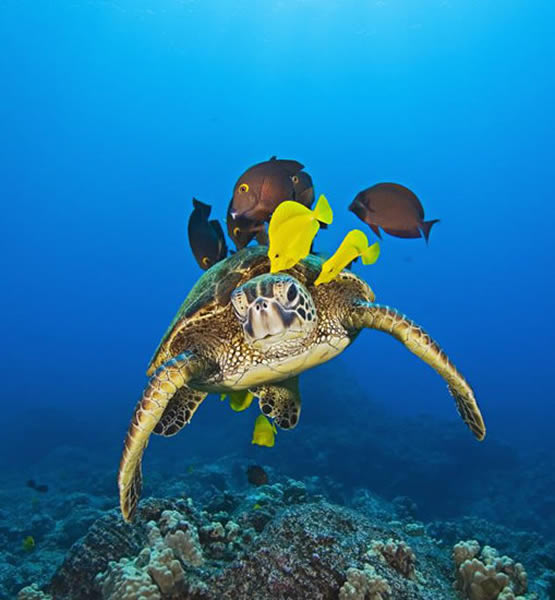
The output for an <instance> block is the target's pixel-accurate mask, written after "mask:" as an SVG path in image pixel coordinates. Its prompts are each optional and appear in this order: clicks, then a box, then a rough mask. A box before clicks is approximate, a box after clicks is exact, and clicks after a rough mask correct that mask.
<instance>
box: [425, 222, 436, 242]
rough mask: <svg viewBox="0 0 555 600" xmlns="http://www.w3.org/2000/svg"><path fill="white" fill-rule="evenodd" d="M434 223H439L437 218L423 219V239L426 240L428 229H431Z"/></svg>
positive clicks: (428, 233)
mask: <svg viewBox="0 0 555 600" xmlns="http://www.w3.org/2000/svg"><path fill="white" fill-rule="evenodd" d="M434 223H439V219H433V220H432V221H424V222H423V223H422V233H423V234H424V239H425V240H426V241H428V238H429V237H430V230H431V229H432V225H433V224H434Z"/></svg>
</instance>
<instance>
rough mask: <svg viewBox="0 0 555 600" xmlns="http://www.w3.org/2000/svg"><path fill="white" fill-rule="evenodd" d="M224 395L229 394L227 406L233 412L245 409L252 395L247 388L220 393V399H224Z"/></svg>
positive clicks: (252, 397)
mask: <svg viewBox="0 0 555 600" xmlns="http://www.w3.org/2000/svg"><path fill="white" fill-rule="evenodd" d="M226 396H229V406H231V408H232V409H233V410H234V411H235V412H241V411H242V410H246V409H247V408H248V407H249V406H250V405H251V403H252V401H253V399H254V396H253V394H252V393H251V392H249V390H237V391H233V392H229V394H222V395H221V396H220V398H221V400H225V399H226Z"/></svg>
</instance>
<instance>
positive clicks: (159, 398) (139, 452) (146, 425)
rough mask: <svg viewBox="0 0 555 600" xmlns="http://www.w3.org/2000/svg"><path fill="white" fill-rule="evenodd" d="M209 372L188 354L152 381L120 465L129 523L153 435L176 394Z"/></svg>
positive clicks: (121, 494) (122, 499)
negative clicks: (142, 468) (147, 448)
mask: <svg viewBox="0 0 555 600" xmlns="http://www.w3.org/2000/svg"><path fill="white" fill-rule="evenodd" d="M207 370H208V365H207V364H206V362H205V361H204V360H202V359H199V358H198V357H196V356H195V355H194V354H192V353H191V352H185V353H183V354H180V355H179V356H177V357H176V358H173V359H171V360H169V361H168V362H166V363H165V364H164V365H162V366H161V367H160V368H159V369H158V370H157V371H156V372H155V373H154V375H153V376H152V377H151V378H150V380H149V382H148V384H147V386H146V388H145V390H144V392H143V395H142V398H141V399H140V400H139V403H138V404H137V406H136V407H135V413H134V414H133V418H132V419H131V424H130V425H129V429H128V431H127V437H126V438H125V443H124V446H123V453H122V456H121V462H120V465H119V472H118V487H119V497H120V508H121V513H122V515H123V518H124V519H125V520H126V521H129V520H131V519H132V517H133V513H134V512H135V509H136V508H137V502H138V501H139V496H140V495H141V487H142V474H141V460H142V457H143V451H144V449H145V448H146V445H147V443H148V438H149V437H150V434H151V433H152V431H153V430H154V428H155V427H156V425H157V423H158V422H159V421H160V419H161V418H162V417H163V415H164V411H165V410H166V407H167V406H168V403H169V402H170V400H171V399H172V398H173V397H174V395H175V394H176V392H177V391H178V390H180V389H181V388H183V387H184V386H185V385H186V384H187V383H188V382H189V381H190V380H191V379H193V378H195V377H199V376H202V375H204V374H205V373H206V372H207Z"/></svg>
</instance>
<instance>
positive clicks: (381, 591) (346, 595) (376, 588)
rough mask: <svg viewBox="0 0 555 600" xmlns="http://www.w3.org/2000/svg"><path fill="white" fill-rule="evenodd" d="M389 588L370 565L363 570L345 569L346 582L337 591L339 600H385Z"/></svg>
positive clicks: (366, 565) (387, 596)
mask: <svg viewBox="0 0 555 600" xmlns="http://www.w3.org/2000/svg"><path fill="white" fill-rule="evenodd" d="M390 594H391V588H390V587H389V584H388V583H387V581H386V580H385V579H384V578H383V577H380V576H379V575H378V574H377V573H376V569H374V567H373V566H372V565H369V564H365V565H364V567H363V569H362V570H360V569H355V568H354V567H351V568H350V569H347V581H346V582H345V583H344V584H343V585H342V586H341V588H340V590H339V600H387V599H388V598H389V595H390Z"/></svg>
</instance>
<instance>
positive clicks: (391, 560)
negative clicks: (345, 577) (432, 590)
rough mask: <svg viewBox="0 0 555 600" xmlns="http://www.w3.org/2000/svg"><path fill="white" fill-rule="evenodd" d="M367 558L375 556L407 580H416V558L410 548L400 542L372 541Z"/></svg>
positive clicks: (391, 540) (389, 540) (390, 540)
mask: <svg viewBox="0 0 555 600" xmlns="http://www.w3.org/2000/svg"><path fill="white" fill-rule="evenodd" d="M368 555H369V556H377V557H378V558H379V559H380V560H382V561H384V562H385V563H387V564H388V565H389V566H390V567H391V568H392V569H395V570H396V571H397V572H398V573H400V574H401V575H402V576H403V577H406V578H407V579H416V569H415V562H416V557H415V556H414V552H413V551H412V550H411V548H410V547H409V546H408V545H407V544H406V543H405V542H402V541H396V540H393V539H391V538H390V539H388V540H387V541H386V542H380V541H373V542H372V543H371V544H370V549H369V550H368Z"/></svg>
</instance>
